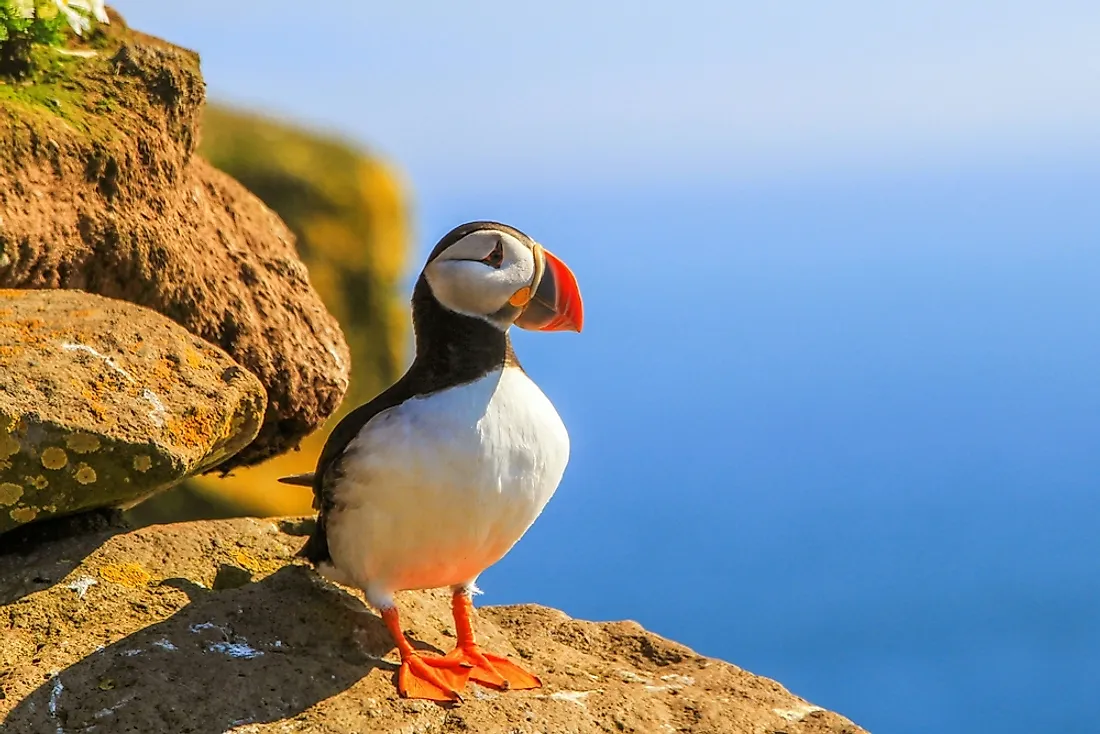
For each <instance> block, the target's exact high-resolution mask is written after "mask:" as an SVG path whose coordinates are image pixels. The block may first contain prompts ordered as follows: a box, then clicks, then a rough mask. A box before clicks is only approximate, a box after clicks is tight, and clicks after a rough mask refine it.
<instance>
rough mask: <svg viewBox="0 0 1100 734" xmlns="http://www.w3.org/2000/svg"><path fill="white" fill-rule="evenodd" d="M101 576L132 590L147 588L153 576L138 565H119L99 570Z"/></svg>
mask: <svg viewBox="0 0 1100 734" xmlns="http://www.w3.org/2000/svg"><path fill="white" fill-rule="evenodd" d="M99 576H100V578H102V579H105V580H107V581H111V582H114V583H116V584H120V585H122V586H128V587H130V588H131V589H133V588H137V587H139V586H145V585H146V584H148V583H149V582H150V581H152V580H153V576H152V575H151V574H150V573H149V572H148V571H146V570H145V569H144V568H142V567H141V566H140V565H138V564H136V563H118V564H113V565H110V566H104V567H103V568H101V569H99Z"/></svg>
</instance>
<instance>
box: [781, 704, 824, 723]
mask: <svg viewBox="0 0 1100 734" xmlns="http://www.w3.org/2000/svg"><path fill="white" fill-rule="evenodd" d="M824 710H825V709H823V708H821V707H820V706H810V705H808V704H806V705H803V706H796V707H795V708H790V709H772V712H773V713H775V714H776V715H777V716H779V717H780V718H783V719H786V720H787V721H802V720H803V719H804V718H806V717H807V716H809V715H810V714H812V713H815V712H817V711H824Z"/></svg>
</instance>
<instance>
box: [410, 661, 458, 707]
mask: <svg viewBox="0 0 1100 734" xmlns="http://www.w3.org/2000/svg"><path fill="white" fill-rule="evenodd" d="M469 671H470V668H469V667H466V666H462V665H456V664H454V663H452V662H450V661H447V659H446V658H428V657H422V656H420V655H416V654H413V655H409V656H407V657H406V658H405V659H404V660H402V661H401V669H400V670H399V671H397V692H398V693H400V694H401V695H402V696H404V697H405V698H423V699H427V700H429V701H461V700H462V694H461V693H459V691H461V690H462V689H463V688H465V687H466V681H467V679H468V678H469V677H470V676H469Z"/></svg>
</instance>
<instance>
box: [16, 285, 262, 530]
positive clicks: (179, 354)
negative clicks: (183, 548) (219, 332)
mask: <svg viewBox="0 0 1100 734" xmlns="http://www.w3.org/2000/svg"><path fill="white" fill-rule="evenodd" d="M265 404H266V395H265V394H264V389H263V386H262V385H261V384H260V382H259V380H257V379H256V377H255V376H253V375H252V374H250V373H249V372H248V371H247V370H244V369H242V368H241V367H240V366H238V365H237V364H236V363H235V362H233V360H232V359H230V358H229V356H228V355H226V354H225V353H224V352H222V351H221V350H220V349H218V348H216V347H214V346H212V345H210V344H208V343H206V342H204V341H202V340H201V339H198V338H196V337H195V336H193V335H191V334H190V333H188V332H187V331H186V330H185V329H183V328H182V327H180V326H178V325H177V324H175V323H173V322H171V321H170V320H168V319H167V318H165V317H163V316H161V315H160V314H157V313H155V312H153V311H149V310H148V309H144V308H141V307H139V306H134V305H132V304H129V303H125V302H122V301H115V300H112V299H108V298H102V297H100V296H95V295H91V294H87V293H81V292H78V291H14V290H4V291H0V533H2V532H4V531H6V530H10V529H11V528H13V527H16V526H18V525H21V524H23V523H26V522H30V521H32V520H41V519H45V518H47V517H51V516H55V515H63V514H70V513H74V512H78V511H81V510H87V509H92V508H97V507H110V506H116V505H121V504H125V503H130V502H133V501H135V500H137V499H140V498H142V497H146V496H148V495H150V494H152V493H154V492H156V491H157V490H159V489H163V488H165V487H168V486H171V485H172V484H175V483H176V482H179V481H180V480H182V479H183V478H184V477H186V476H188V475H191V474H195V473H197V472H201V471H204V470H206V469H209V468H212V467H215V466H217V465H219V464H221V463H223V462H225V461H226V460H227V459H228V458H229V457H231V456H232V455H233V454H235V453H236V452H238V451H240V450H241V449H242V448H244V447H245V446H246V445H248V443H249V442H250V441H251V440H252V439H253V438H254V437H255V435H256V432H257V431H258V430H259V427H260V425H261V423H262V422H263V411H264V405H265Z"/></svg>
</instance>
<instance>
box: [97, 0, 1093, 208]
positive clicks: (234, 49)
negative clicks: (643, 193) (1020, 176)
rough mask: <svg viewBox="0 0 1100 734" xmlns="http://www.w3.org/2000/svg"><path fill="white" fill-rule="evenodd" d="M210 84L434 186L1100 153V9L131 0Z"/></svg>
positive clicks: (217, 94)
mask: <svg viewBox="0 0 1100 734" xmlns="http://www.w3.org/2000/svg"><path fill="white" fill-rule="evenodd" d="M115 5H116V7H117V8H118V9H119V10H120V12H122V13H123V15H124V17H126V18H127V20H128V22H130V23H131V24H132V25H133V26H135V27H138V28H140V29H142V30H145V31H147V32H150V33H154V34H157V35H160V36H163V37H165V38H168V39H170V40H172V41H174V42H176V43H178V44H180V45H184V46H187V47H190V48H193V49H196V50H198V51H199V52H200V53H201V54H202V59H203V66H204V70H205V75H206V80H207V84H208V87H209V93H210V96H211V97H212V98H215V99H221V100H229V101H232V102H234V103H237V104H241V105H246V106H250V107H255V108H260V109H263V110H267V111H270V112H274V113H277V114H279V115H282V116H287V117H291V118H295V119H299V120H303V121H308V122H311V123H314V124H318V125H321V126H324V127H327V128H332V129H335V130H338V131H340V132H342V133H344V134H346V135H349V136H351V137H353V138H354V139H356V140H358V141H360V142H362V143H364V144H367V145H369V146H372V147H373V148H375V149H377V150H378V151H379V152H381V153H382V154H383V155H385V156H387V157H389V158H391V159H393V160H395V161H397V162H399V164H400V166H401V167H402V168H403V169H404V170H405V171H406V172H407V173H408V174H409V175H410V176H411V178H412V179H413V181H414V182H415V183H416V184H418V185H421V186H427V185H433V186H434V185H439V186H454V187H466V186H470V185H473V186H481V185H489V186H494V187H496V186H504V187H509V188H510V187H511V186H512V185H513V184H519V185H525V184H529V183H531V182H539V181H562V180H567V181H574V180H576V179H578V177H583V180H585V181H592V182H602V183H616V182H627V181H636V180H637V179H638V177H642V178H644V179H646V180H660V179H662V178H666V177H675V178H677V179H685V180H690V179H693V178H699V177H701V178H705V179H721V180H756V179H760V178H776V177H779V178H784V177H791V176H795V177H797V176H801V175H805V174H806V173H807V172H816V171H822V170H824V171H834V170H838V169H843V170H864V169H871V170H880V169H897V168H906V167H925V166H928V165H935V164H936V163H937V162H944V161H951V162H954V163H957V162H959V161H966V160H974V161H976V162H984V161H990V160H1002V159H1004V158H1005V157H1006V156H1008V157H1010V158H1021V159H1024V160H1027V159H1030V158H1032V157H1035V156H1039V157H1046V158H1050V157H1057V158H1066V159H1073V158H1077V157H1080V156H1083V155H1084V156H1090V157H1091V156H1095V155H1097V153H1100V95H1098V94H1095V93H1094V92H1095V90H1096V89H1097V88H1098V84H1100V54H1098V53H1097V52H1096V39H1097V38H1098V37H1100V4H1098V3H1095V2H1048V3H1042V4H1039V3H1035V2H1013V1H1012V0H1002V1H1001V2H950V1H948V0H931V1H930V2H923V3H919V4H918V3H911V4H905V5H903V4H901V3H876V2H869V1H856V0H840V1H838V2H832V3H793V4H792V3H784V4H780V3H744V2H738V3H734V2H717V1H716V2H694V3H669V2H667V1H666V2H604V3H592V2H579V1H576V0H565V1H563V2H556V3H539V4H534V3H515V2H507V1H497V0H493V1H490V2H484V1H483V2H472V3H451V2H442V1H435V2H416V3H358V2H328V3H314V4H304V3H301V2H287V1H285V0H267V1H265V2H259V1H257V0H248V1H243V2H234V3H226V2H223V0H191V2H188V3H164V2H157V3H153V2H146V1H144V0H119V2H117V3H115Z"/></svg>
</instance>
